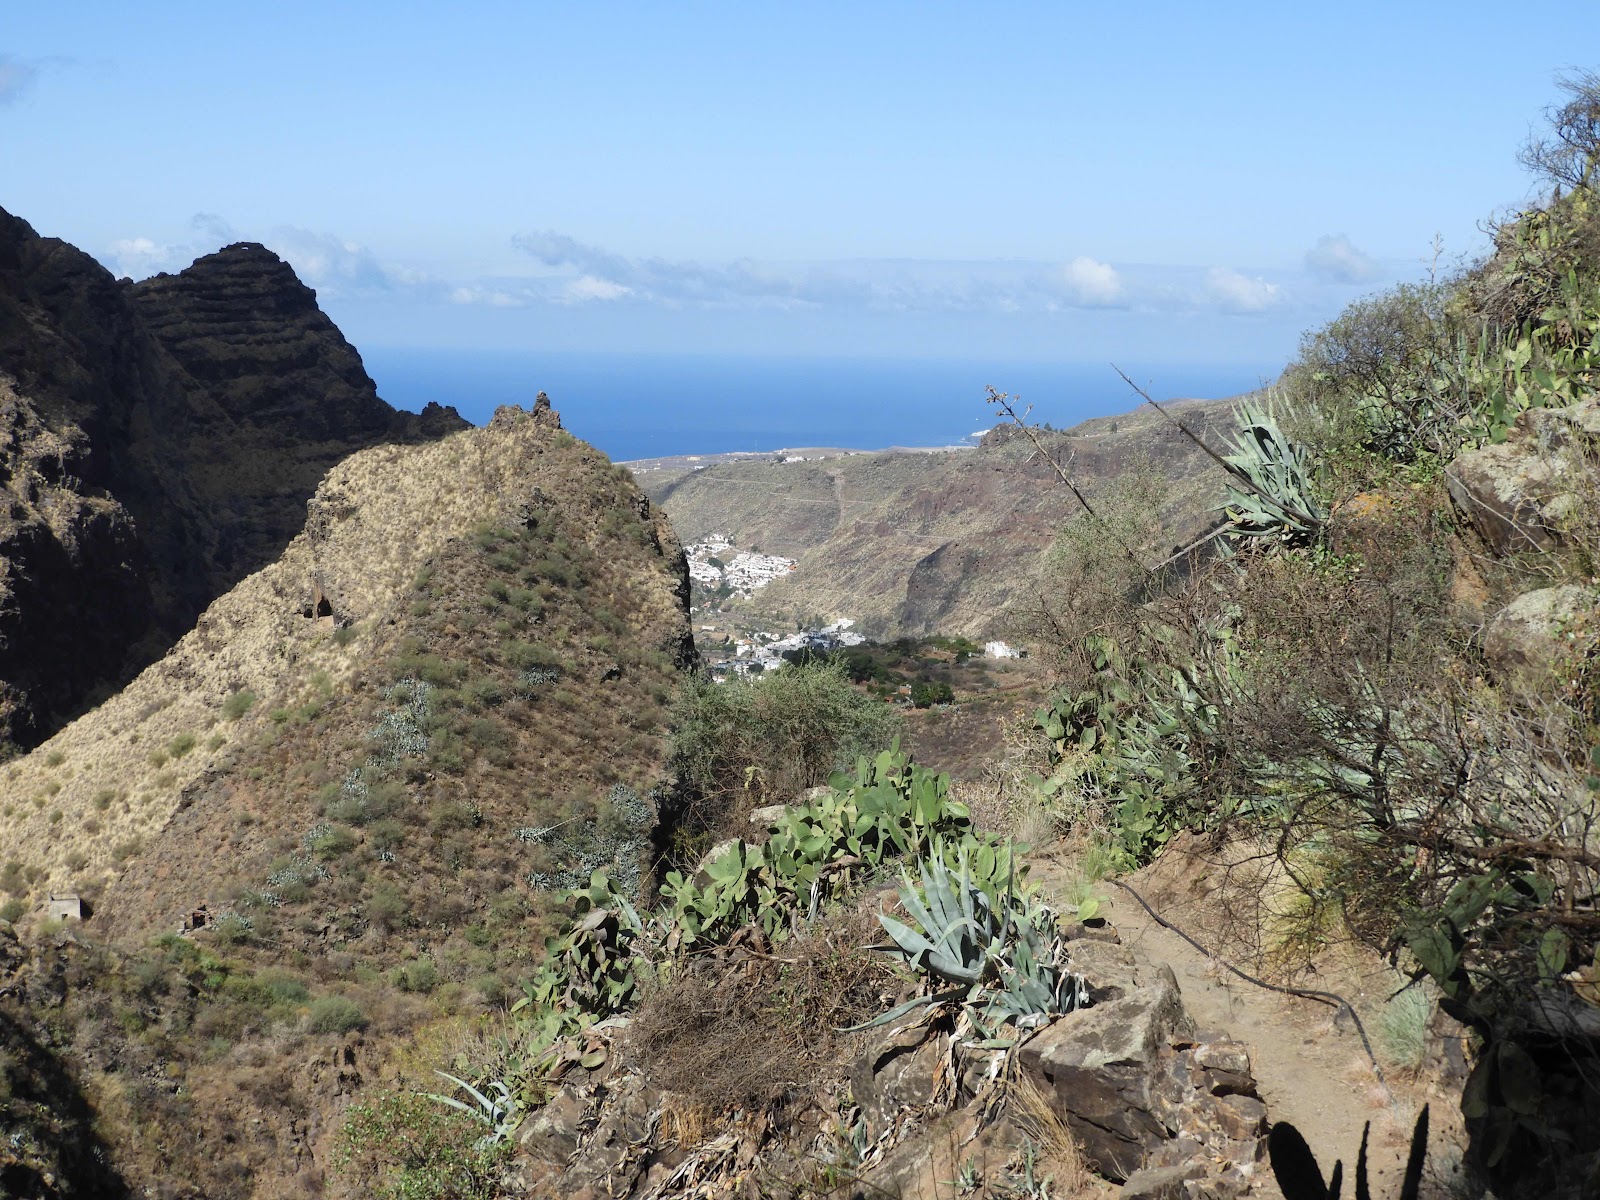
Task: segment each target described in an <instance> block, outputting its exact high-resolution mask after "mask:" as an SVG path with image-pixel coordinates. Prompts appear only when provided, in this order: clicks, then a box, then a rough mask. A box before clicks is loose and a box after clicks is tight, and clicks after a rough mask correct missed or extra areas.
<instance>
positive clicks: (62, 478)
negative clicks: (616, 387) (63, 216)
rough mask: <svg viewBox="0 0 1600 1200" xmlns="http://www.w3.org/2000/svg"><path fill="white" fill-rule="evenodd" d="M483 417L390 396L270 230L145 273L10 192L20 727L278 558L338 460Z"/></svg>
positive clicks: (0, 287) (7, 284)
mask: <svg viewBox="0 0 1600 1200" xmlns="http://www.w3.org/2000/svg"><path fill="white" fill-rule="evenodd" d="M465 424H466V423H465V422H464V421H462V420H461V418H460V417H459V416H458V415H457V414H456V413H455V412H454V410H447V409H441V408H437V407H431V408H430V410H429V411H427V412H424V413H422V414H417V415H414V414H408V413H400V412H397V411H396V410H395V409H393V408H391V407H390V406H389V405H387V404H385V403H384V402H383V401H382V400H381V399H379V397H378V395H377V391H376V388H375V387H374V385H373V382H372V380H371V379H370V378H369V377H368V375H367V373H366V371H365V370H364V369H363V367H362V365H361V359H360V356H359V355H358V354H357V353H356V351H355V350H354V348H352V347H351V346H350V344H349V343H348V342H346V341H345V340H344V338H343V337H342V336H341V335H340V333H339V331H338V329H337V328H335V326H334V325H333V323H332V322H331V321H330V320H329V319H328V317H327V316H326V315H325V314H324V313H323V312H322V311H321V310H320V309H319V308H318V307H317V303H316V294H315V293H314V292H313V291H312V290H311V289H310V288H307V287H306V286H305V285H304V284H302V283H301V282H300V281H299V280H298V279H297V278H296V277H295V275H294V272H293V271H292V270H291V269H290V268H289V266H288V265H287V264H286V263H284V262H283V261H282V260H280V259H279V258H278V257H277V256H276V255H274V254H273V253H272V252H271V251H269V250H267V249H266V248H264V247H262V246H258V245H251V244H239V245H234V246H229V247H226V248H225V249H223V250H220V251H218V252H217V253H216V254H211V255H207V256H206V257H204V258H202V259H200V260H199V261H197V262H196V263H195V264H194V265H193V266H191V267H189V268H188V269H187V270H185V271H182V272H179V273H178V274H176V275H159V276H156V277H155V278H153V279H149V280H146V281H144V282H143V283H138V284H135V283H132V282H131V281H128V280H121V281H119V280H117V279H115V278H113V277H112V275H111V273H110V272H108V271H106V270H105V269H104V268H103V267H101V266H100V265H99V264H98V263H97V262H95V261H94V259H92V258H90V257H89V256H88V255H87V254H84V253H83V252H82V251H79V250H77V249H75V248H74V247H72V246H70V245H68V244H66V243H65V242H62V241H59V240H57V239H54V238H44V237H40V236H39V235H38V234H36V233H35V232H34V230H33V229H32V227H30V226H29V225H28V224H27V223H26V222H25V221H22V220H20V219H18V218H16V217H14V216H11V215H10V214H8V213H6V212H4V211H3V210H0V489H3V491H4V495H3V497H0V498H3V499H4V500H5V502H6V503H5V508H4V511H3V513H0V747H3V746H5V745H7V744H10V745H15V746H20V747H27V746H31V745H33V744H36V743H37V742H38V741H40V740H42V739H43V738H44V737H45V736H48V734H49V733H50V732H51V731H52V730H54V729H55V728H57V727H59V726H60V724H61V723H62V722H63V721H64V720H66V719H67V718H69V717H70V716H71V715H73V714H74V713H75V712H76V711H80V710H81V709H82V708H83V707H84V706H85V705H86V703H88V702H90V701H92V700H93V699H95V698H97V693H99V692H100V690H101V689H107V688H109V687H111V686H113V685H115V684H117V683H120V682H121V681H123V680H125V679H126V678H128V677H130V676H131V674H132V673H133V671H135V670H136V669H137V668H139V667H141V666H143V665H144V664H145V663H147V662H149V661H151V660H152V659H154V658H156V657H158V656H159V655H160V653H161V652H162V651H163V650H164V649H165V648H166V647H167V646H168V645H170V644H171V643H172V642H173V641H174V640H175V639H176V638H177V637H178V636H180V635H181V634H182V633H183V632H184V631H185V630H187V629H189V628H190V627H191V626H192V625H193V623H194V620H195V618H196V617H197V616H198V615H199V613H200V612H201V610H203V609H204V608H205V606H206V605H207V604H208V603H210V601H211V600H213V599H214V598H215V597H217V596H218V595H220V594H222V593H223V592H225V591H226V590H227V589H228V588H229V587H231V586H232V585H233V584H234V583H237V582H238V581H239V580H240V579H242V578H243V577H244V576H246V575H248V574H250V573H251V572H252V571H255V570H258V569H260V568H261V567H263V566H265V565H266V564H267V563H269V562H271V561H272V560H273V559H274V558H275V557H276V556H277V555H278V553H279V552H280V551H281V550H282V549H283V547H284V546H285V545H286V544H287V543H288V541H289V539H290V538H291V537H293V536H294V535H295V534H296V533H297V532H298V531H299V530H300V528H301V525H302V524H303V522H304V520H305V502H306V500H307V498H308V497H309V496H310V495H311V493H312V491H313V490H314V489H315V488H316V485H317V483H318V481H319V480H320V479H321V478H322V476H323V475H324V474H326V473H327V471H328V469H329V468H330V467H331V466H333V464H334V463H336V462H338V461H339V460H340V459H342V458H344V457H346V456H347V455H349V454H351V453H352V452H354V451H356V450H358V449H362V448H364V447H367V446H373V445H377V444H380V443H384V442H415V441H422V440H430V439H433V438H437V437H439V436H442V435H443V434H445V433H449V432H451V431H453V430H456V429H460V428H463V427H465Z"/></svg>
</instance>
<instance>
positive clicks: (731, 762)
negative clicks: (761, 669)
mask: <svg viewBox="0 0 1600 1200" xmlns="http://www.w3.org/2000/svg"><path fill="white" fill-rule="evenodd" d="M899 724H900V718H899V716H898V715H897V714H896V713H895V712H894V711H893V710H892V709H891V708H889V706H888V705H885V704H883V703H881V702H879V701H876V700H873V699H872V698H870V697H868V696H864V695H862V693H861V692H859V691H857V690H856V689H855V688H854V687H852V686H851V685H850V682H849V680H848V678H847V677H846V675H845V669H844V665H843V664H842V663H805V664H799V663H797V664H793V665H789V666H785V667H783V668H782V669H781V670H778V671H776V672H774V673H772V674H770V675H767V676H764V677H763V678H761V679H733V680H729V681H728V682H727V683H722V684H718V683H713V682H712V681H711V680H710V679H709V678H706V677H701V678H697V679H692V680H690V681H689V682H687V683H686V684H685V685H684V687H683V690H682V692H681V693H680V695H679V699H678V702H677V704H676V705H675V707H674V712H673V725H674V727H675V730H674V734H673V746H672V754H673V759H674V761H675V764H676V766H677V767H678V770H679V773H680V775H681V776H682V778H684V779H685V780H686V781H688V782H689V783H690V785H691V786H692V787H693V788H694V790H695V792H696V793H697V796H696V798H695V800H694V801H693V802H692V803H691V805H690V806H689V809H688V811H687V812H686V813H685V819H686V823H687V824H688V825H689V826H690V828H691V831H693V830H694V829H695V828H696V827H698V828H699V829H718V830H720V829H727V828H731V827H733V826H734V825H735V824H737V823H738V822H739V821H740V820H741V819H742V817H743V814H744V813H745V812H747V811H748V810H749V808H751V807H753V806H755V805H758V804H762V803H771V802H772V801H774V800H787V799H790V798H792V797H793V796H795V795H797V794H798V793H800V792H802V791H804V790H805V789H806V788H809V787H815V786H816V785H817V784H820V783H825V782H827V780H828V777H829V776H830V775H831V774H832V773H833V772H834V771H836V770H840V769H843V768H846V767H849V766H850V765H852V764H853V763H854V762H855V760H856V759H857V758H858V757H860V756H861V755H872V754H876V753H877V752H878V751H879V750H881V749H883V748H884V747H885V746H887V745H888V744H889V743H890V742H891V741H893V740H894V738H895V735H896V734H897V733H898V731H899Z"/></svg>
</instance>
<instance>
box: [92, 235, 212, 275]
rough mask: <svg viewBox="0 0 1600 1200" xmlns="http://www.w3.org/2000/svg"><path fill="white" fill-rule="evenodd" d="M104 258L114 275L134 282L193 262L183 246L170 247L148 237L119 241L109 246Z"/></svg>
mask: <svg viewBox="0 0 1600 1200" xmlns="http://www.w3.org/2000/svg"><path fill="white" fill-rule="evenodd" d="M106 259H107V261H106V266H107V267H108V268H109V269H110V271H111V273H112V274H113V275H116V276H117V277H118V278H121V277H123V276H129V277H131V278H133V279H146V278H148V277H149V276H151V275H154V274H156V273H157V272H160V271H174V270H178V269H180V268H182V267H186V266H188V265H189V263H190V262H191V261H192V257H191V256H190V255H189V254H187V253H186V251H185V250H184V248H183V247H181V246H169V245H166V244H165V243H162V242H157V241H154V240H152V239H151V238H147V237H132V238H119V239H118V240H116V241H114V242H112V243H111V247H110V249H109V250H108V251H107V254H106Z"/></svg>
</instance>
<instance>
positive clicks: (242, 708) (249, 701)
mask: <svg viewBox="0 0 1600 1200" xmlns="http://www.w3.org/2000/svg"><path fill="white" fill-rule="evenodd" d="M255 702H256V694H255V693H254V692H248V691H241V692H234V693H233V694H232V695H230V696H229V697H228V698H227V699H226V700H224V701H223V702H222V715H223V716H224V717H225V718H226V719H227V720H229V721H237V720H238V719H239V718H240V717H242V716H244V715H245V713H247V712H249V711H250V709H251V706H252V705H254V704H255Z"/></svg>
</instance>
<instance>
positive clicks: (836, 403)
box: [362, 347, 1276, 461]
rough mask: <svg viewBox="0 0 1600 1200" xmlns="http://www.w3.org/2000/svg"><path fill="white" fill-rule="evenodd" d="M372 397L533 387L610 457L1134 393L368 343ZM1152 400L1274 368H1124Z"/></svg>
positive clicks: (851, 432)
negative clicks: (992, 399)
mask: <svg viewBox="0 0 1600 1200" xmlns="http://www.w3.org/2000/svg"><path fill="white" fill-rule="evenodd" d="M362 358H363V360H364V361H365V362H366V366H367V370H368V372H369V373H370V374H371V375H372V377H373V379H374V380H376V381H377V385H378V394H379V395H381V396H382V397H383V398H384V399H385V400H387V401H388V402H389V403H390V404H393V405H395V406H396V407H399V408H404V409H409V410H411V411H416V410H417V409H420V408H421V407H422V406H423V405H424V404H426V403H428V402H429V401H430V400H432V401H437V402H438V403H440V404H452V405H454V406H455V407H456V408H457V409H459V410H460V412H461V415H462V416H463V417H465V418H466V419H467V420H469V421H471V422H473V423H474V424H479V425H481V424H483V423H484V422H486V421H488V419H489V418H490V417H491V416H493V415H494V410H495V409H496V408H497V407H499V406H500V405H502V404H519V405H521V406H523V407H525V408H526V407H529V406H531V405H532V404H533V399H534V396H535V395H536V394H537V393H538V392H540V391H541V390H542V391H544V392H546V393H548V394H549V396H550V402H551V404H552V405H554V406H555V408H556V409H557V410H559V411H560V413H561V419H562V424H563V425H564V426H565V427H566V428H567V429H569V430H571V431H572V432H573V433H574V434H576V435H577V436H578V437H581V438H583V439H584V440H585V441H588V442H591V443H593V444H594V445H596V446H598V447H599V448H600V449H601V450H603V451H605V452H606V453H607V454H608V455H610V456H611V458H612V459H613V460H616V461H623V460H627V459H634V458H652V457H658V456H663V455H669V454H720V453H725V452H728V451H733V450H759V451H769V450H779V449H784V448H788V447H800V446H840V447H847V448H850V449H858V450H878V449H883V448H884V447H887V446H948V445H956V444H959V443H961V442H962V441H963V440H965V439H966V438H968V437H969V436H970V435H972V434H973V433H975V432H977V431H980V430H983V429H987V428H989V427H990V426H992V425H994V424H996V422H997V418H996V416H995V413H994V410H993V409H992V408H990V407H989V406H988V405H987V404H986V403H985V402H984V394H985V393H984V388H985V386H986V385H990V384H992V385H993V386H995V387H997V388H999V389H1000V390H1002V391H1005V392H1010V393H1013V394H1014V395H1017V396H1018V397H1020V400H1021V402H1022V403H1023V404H1024V405H1027V404H1032V405H1033V414H1032V417H1031V419H1032V420H1034V421H1037V422H1048V423H1050V424H1052V425H1054V426H1056V427H1057V428H1065V427H1067V426H1070V425H1074V424H1076V423H1077V422H1079V421H1082V420H1085V419H1087V418H1089V417H1095V416H1105V415H1108V414H1112V413H1120V412H1127V411H1128V410H1129V409H1131V408H1133V407H1135V406H1136V405H1137V404H1138V403H1139V398H1138V397H1137V396H1136V395H1135V394H1134V393H1133V391H1132V390H1131V389H1130V388H1129V387H1128V385H1127V384H1125V383H1124V382H1123V381H1122V380H1121V379H1119V378H1118V377H1117V375H1116V373H1115V372H1114V371H1113V370H1112V369H1111V368H1110V367H1109V366H1106V365H1104V364H1095V365H1086V364H1072V363H1062V364H1055V363H985V362H976V361H943V360H927V359H906V360H891V359H861V358H854V359H846V358H779V357H754V356H751V357H739V356H727V355H717V356H711V355H688V354H685V355H666V354H577V353H560V354H540V353H533V352H510V351H470V350H421V349H414V348H404V349H401V348H390V349H385V348H382V347H377V348H368V349H367V350H364V351H363V352H362ZM1123 369H1124V370H1126V371H1127V372H1128V374H1129V375H1130V377H1132V378H1133V380H1134V381H1135V382H1136V383H1138V384H1140V386H1142V387H1145V388H1146V389H1147V390H1148V391H1149V392H1150V394H1151V395H1152V396H1154V397H1155V398H1156V399H1158V400H1165V399H1172V398H1176V397H1207V398H1210V397H1218V396H1231V395H1235V394H1237V393H1239V392H1242V391H1247V390H1249V389H1251V388H1254V387H1258V386H1259V385H1260V384H1261V383H1262V382H1263V381H1264V380H1266V379H1268V378H1271V377H1272V376H1273V375H1275V374H1276V367H1274V366H1273V365H1271V364H1259V363H1247V364H1237V365H1233V366H1218V365H1215V364H1208V365H1204V366H1183V365H1172V364H1159V365H1149V366H1141V364H1138V363H1130V364H1123Z"/></svg>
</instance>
